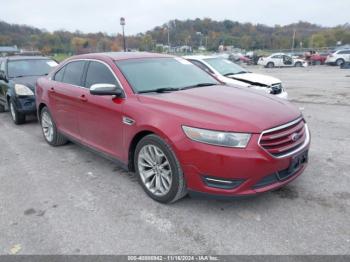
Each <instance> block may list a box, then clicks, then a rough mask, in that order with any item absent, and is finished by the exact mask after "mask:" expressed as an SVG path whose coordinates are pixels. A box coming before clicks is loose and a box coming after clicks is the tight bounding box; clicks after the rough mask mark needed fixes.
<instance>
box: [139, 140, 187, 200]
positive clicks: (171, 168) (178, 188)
mask: <svg viewBox="0 0 350 262" xmlns="http://www.w3.org/2000/svg"><path fill="white" fill-rule="evenodd" d="M134 164H135V170H136V173H137V175H138V178H139V181H140V184H141V185H142V187H143V189H144V191H145V192H146V193H147V194H148V195H149V196H150V197H151V198H153V199H154V200H156V201H158V202H161V203H171V202H175V201H176V200H179V199H180V198H182V197H183V196H185V195H186V185H185V180H184V176H183V172H182V169H181V166H180V163H179V161H178V160H177V158H176V156H175V153H174V152H173V150H172V149H171V147H170V146H169V145H168V144H167V143H166V142H165V141H164V140H163V139H161V138H160V137H159V136H156V135H147V136H145V137H144V138H143V139H141V141H140V142H139V143H138V144H137V146H136V150H135V156H134Z"/></svg>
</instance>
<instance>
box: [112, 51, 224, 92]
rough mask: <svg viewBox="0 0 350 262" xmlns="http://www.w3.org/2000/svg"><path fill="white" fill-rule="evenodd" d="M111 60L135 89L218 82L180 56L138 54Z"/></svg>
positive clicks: (144, 89) (183, 86)
mask: <svg viewBox="0 0 350 262" xmlns="http://www.w3.org/2000/svg"><path fill="white" fill-rule="evenodd" d="M115 63H116V65H117V66H118V67H119V68H120V70H121V71H122V73H123V74H124V76H125V77H126V79H127V80H128V82H129V84H130V85H131V87H132V88H133V90H134V92H136V93H146V92H157V91H164V92H168V91H176V90H180V89H187V88H192V87H193V88H194V87H201V86H208V85H217V84H219V83H218V82H217V81H216V80H215V79H214V78H213V77H211V76H210V75H209V74H207V73H205V72H204V71H203V70H201V69H199V68H198V67H197V66H195V65H193V64H192V63H190V62H188V61H187V60H185V59H182V58H172V57H171V58H142V59H130V60H122V61H116V62H115Z"/></svg>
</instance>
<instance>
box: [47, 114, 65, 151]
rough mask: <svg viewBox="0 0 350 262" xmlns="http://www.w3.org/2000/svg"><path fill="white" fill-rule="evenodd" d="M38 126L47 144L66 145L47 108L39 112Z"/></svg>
mask: <svg viewBox="0 0 350 262" xmlns="http://www.w3.org/2000/svg"><path fill="white" fill-rule="evenodd" d="M40 124H41V128H42V131H43V135H44V138H45V140H46V142H47V143H49V144H50V145H52V146H61V145H64V144H66V143H67V139H66V138H65V137H64V136H63V135H62V134H61V133H60V132H59V131H58V130H57V127H56V124H55V122H54V121H53V119H52V116H51V114H50V112H49V110H48V109H47V107H44V108H43V109H42V110H41V113H40Z"/></svg>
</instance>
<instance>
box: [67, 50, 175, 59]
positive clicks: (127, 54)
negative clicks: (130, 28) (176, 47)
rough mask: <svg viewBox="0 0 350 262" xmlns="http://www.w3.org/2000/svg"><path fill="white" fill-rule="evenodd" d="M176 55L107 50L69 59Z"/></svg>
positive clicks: (137, 57)
mask: <svg viewBox="0 0 350 262" xmlns="http://www.w3.org/2000/svg"><path fill="white" fill-rule="evenodd" d="M165 57H174V56H171V55H167V54H158V53H149V52H106V53H90V54H84V55H76V56H73V57H71V58H69V60H74V59H103V58H109V59H112V60H115V61H118V60H127V59H139V58H165Z"/></svg>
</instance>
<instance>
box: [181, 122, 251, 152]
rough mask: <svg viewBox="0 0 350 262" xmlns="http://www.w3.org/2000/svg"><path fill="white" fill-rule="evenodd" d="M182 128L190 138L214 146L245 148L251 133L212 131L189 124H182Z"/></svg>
mask: <svg viewBox="0 0 350 262" xmlns="http://www.w3.org/2000/svg"><path fill="white" fill-rule="evenodd" d="M182 129H183V131H184V132H185V134H186V136H187V137H188V138H190V139H191V140H194V141H197V142H201V143H205V144H210V145H216V146H225V147H238V148H245V147H246V146H247V144H248V142H249V139H250V137H251V134H245V133H232V132H221V131H213V130H206V129H201V128H194V127H189V126H182Z"/></svg>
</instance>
